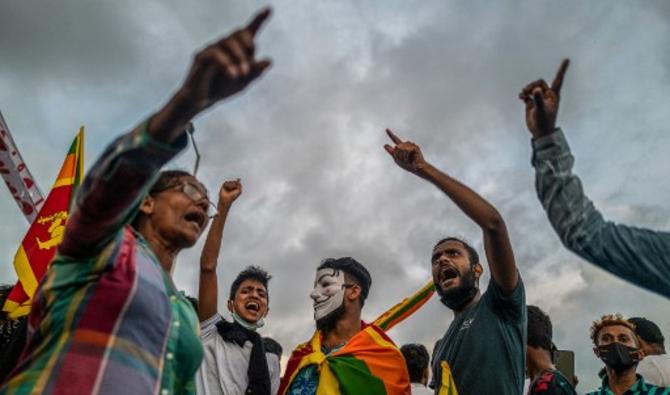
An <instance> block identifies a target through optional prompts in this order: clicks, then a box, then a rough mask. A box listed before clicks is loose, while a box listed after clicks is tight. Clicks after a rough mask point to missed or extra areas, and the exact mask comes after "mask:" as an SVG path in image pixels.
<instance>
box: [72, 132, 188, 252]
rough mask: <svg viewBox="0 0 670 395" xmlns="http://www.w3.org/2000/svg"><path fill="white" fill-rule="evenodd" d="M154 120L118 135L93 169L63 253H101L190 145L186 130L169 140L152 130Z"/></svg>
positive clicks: (80, 194)
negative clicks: (165, 167) (164, 171)
mask: <svg viewBox="0 0 670 395" xmlns="http://www.w3.org/2000/svg"><path fill="white" fill-rule="evenodd" d="M148 123H149V122H148V121H146V122H143V123H142V124H140V125H139V126H138V127H137V128H136V129H135V130H133V131H132V132H130V133H127V134H125V135H123V136H121V137H119V138H117V139H116V140H115V141H114V142H113V143H112V144H110V145H109V146H108V147H107V149H106V150H105V152H104V153H103V154H102V155H101V156H100V158H99V159H98V161H97V162H96V163H95V164H94V165H93V167H92V168H91V169H90V170H89V172H88V175H87V176H86V178H85V179H84V182H83V184H82V186H81V188H80V189H79V191H78V192H77V196H76V200H75V205H74V207H73V210H72V211H73V212H72V214H71V216H70V218H69V219H68V222H67V228H66V231H65V235H64V238H63V243H62V244H61V245H60V246H59V253H60V254H61V255H64V256H67V257H70V258H88V257H91V256H94V255H96V254H97V253H98V252H99V251H100V250H101V249H102V248H103V247H104V246H105V245H107V243H109V242H110V241H111V240H112V239H113V238H114V237H115V236H116V234H117V233H118V231H119V230H121V229H122V228H123V226H124V225H126V224H127V223H129V222H130V221H131V220H132V219H133V217H134V216H135V214H136V212H137V208H138V206H139V204H140V202H141V200H142V199H143V198H144V196H145V195H146V193H147V192H148V190H149V189H150V187H151V184H152V183H153V180H154V179H155V176H156V175H157V174H158V172H159V170H160V169H161V167H162V166H163V165H164V164H165V163H167V162H168V161H169V160H170V159H172V158H173V157H174V156H175V155H176V154H177V153H178V152H179V151H181V150H182V149H183V148H184V147H186V144H187V137H186V132H182V134H181V135H180V136H179V137H177V138H176V139H175V141H174V142H172V143H165V142H161V141H158V140H156V139H155V138H154V137H153V136H152V135H151V134H149V133H148V132H147V127H148Z"/></svg>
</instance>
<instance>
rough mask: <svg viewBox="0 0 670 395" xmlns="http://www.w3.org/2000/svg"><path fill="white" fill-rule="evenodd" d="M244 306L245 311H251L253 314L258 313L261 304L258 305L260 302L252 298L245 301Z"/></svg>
mask: <svg viewBox="0 0 670 395" xmlns="http://www.w3.org/2000/svg"><path fill="white" fill-rule="evenodd" d="M244 308H245V309H246V310H247V311H249V312H251V313H254V314H258V313H259V312H260V311H261V305H260V303H258V302H256V301H254V300H251V301H249V302H247V303H245V304H244Z"/></svg>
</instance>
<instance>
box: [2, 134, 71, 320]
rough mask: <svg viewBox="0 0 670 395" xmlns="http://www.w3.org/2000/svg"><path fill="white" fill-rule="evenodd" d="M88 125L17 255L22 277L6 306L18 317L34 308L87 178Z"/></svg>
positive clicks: (64, 162) (15, 258)
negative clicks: (71, 212) (77, 190)
mask: <svg viewBox="0 0 670 395" xmlns="http://www.w3.org/2000/svg"><path fill="white" fill-rule="evenodd" d="M83 170H84V128H83V126H82V127H81V128H80V130H79V133H78V134H77V137H76V138H75V139H74V141H73V142H72V145H71V146H70V150H69V151H68V154H67V156H66V157H65V160H64V161H63V165H62V167H61V169H60V172H59V173H58V177H56V181H55V182H54V185H53V187H52V189H51V192H49V195H48V196H47V198H46V201H45V202H44V205H43V206H42V208H41V209H40V211H39V212H38V214H37V217H36V219H35V221H34V222H33V223H32V225H31V226H30V228H29V229H28V232H27V233H26V236H25V237H24V238H23V241H22V242H21V245H20V246H19V249H18V251H17V252H16V255H15V257H14V269H15V270H16V274H17V275H18V277H19V280H18V282H17V284H16V285H15V286H14V288H13V289H12V291H11V292H10V294H9V296H8V297H7V301H6V302H5V305H4V306H3V310H4V311H6V312H9V315H10V317H13V318H16V317H20V316H23V315H26V314H28V313H29V312H30V303H31V301H32V297H33V295H34V294H35V290H36V289H37V284H38V283H39V282H40V280H41V279H42V277H43V276H44V274H45V273H46V271H47V268H48V265H49V263H50V262H51V260H52V259H53V257H54V255H55V254H56V247H57V246H58V244H60V242H61V241H62V240H63V233H64V232H65V223H66V221H67V218H68V214H69V212H70V204H71V203H72V199H73V198H74V195H75V193H76V189H77V187H78V186H79V184H80V182H81V180H82V178H83Z"/></svg>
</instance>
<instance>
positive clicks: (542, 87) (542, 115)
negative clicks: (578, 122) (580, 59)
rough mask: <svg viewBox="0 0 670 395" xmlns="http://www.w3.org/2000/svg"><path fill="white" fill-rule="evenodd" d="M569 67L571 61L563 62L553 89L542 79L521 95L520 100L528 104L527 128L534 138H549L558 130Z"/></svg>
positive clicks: (528, 86) (530, 85)
mask: <svg viewBox="0 0 670 395" xmlns="http://www.w3.org/2000/svg"><path fill="white" fill-rule="evenodd" d="M569 65H570V59H564V60H563V62H561V66H560V67H559V68H558V72H556V77H555V78H554V81H553V82H552V83H551V87H549V86H548V85H547V83H546V82H545V81H544V80H542V79H540V80H537V81H534V82H531V83H530V84H528V85H526V86H525V87H524V88H523V89H522V90H521V93H519V98H520V99H521V100H523V101H524V103H526V126H528V130H529V131H530V133H531V134H532V135H533V138H540V137H543V136H547V135H549V134H551V133H553V132H554V129H555V128H556V116H557V115H558V104H559V102H560V98H561V86H562V85H563V78H564V76H565V72H566V71H567V70H568V66H569Z"/></svg>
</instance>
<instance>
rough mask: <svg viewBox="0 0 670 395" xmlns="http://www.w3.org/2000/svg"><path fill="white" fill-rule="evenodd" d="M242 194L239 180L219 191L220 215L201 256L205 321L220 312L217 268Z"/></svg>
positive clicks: (201, 302) (200, 309) (200, 307)
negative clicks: (230, 218) (227, 227)
mask: <svg viewBox="0 0 670 395" xmlns="http://www.w3.org/2000/svg"><path fill="white" fill-rule="evenodd" d="M241 193H242V184H241V183H240V179H239V178H238V179H237V180H235V181H226V182H224V183H223V185H222V186H221V190H219V204H218V206H217V208H218V214H217V216H216V217H214V220H213V221H212V224H211V225H210V227H209V232H208V233H207V239H206V240H205V246H204V247H203V249H202V255H200V286H199V291H198V318H199V319H200V321H205V320H207V319H209V318H211V317H212V316H214V315H215V314H216V313H217V312H218V303H217V300H218V293H219V292H218V280H217V277H216V267H217V263H218V259H219V251H221V240H222V239H223V227H224V226H225V224H226V218H227V217H228V211H229V210H230V207H231V206H232V204H233V202H234V201H235V199H237V198H238V196H240V194H241Z"/></svg>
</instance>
